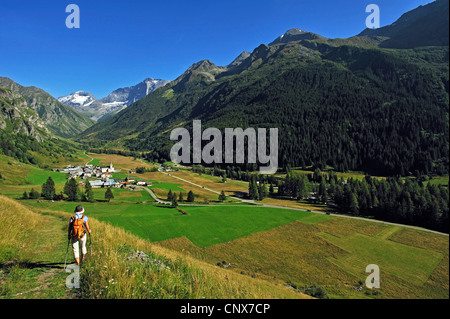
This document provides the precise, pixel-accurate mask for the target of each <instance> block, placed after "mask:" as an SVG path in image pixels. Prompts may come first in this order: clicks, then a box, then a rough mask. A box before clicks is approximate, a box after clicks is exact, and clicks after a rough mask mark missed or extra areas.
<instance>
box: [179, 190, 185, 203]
mask: <svg viewBox="0 0 450 319" xmlns="http://www.w3.org/2000/svg"><path fill="white" fill-rule="evenodd" d="M178 201H179V202H180V203H182V202H184V199H183V193H182V192H180V196H178Z"/></svg>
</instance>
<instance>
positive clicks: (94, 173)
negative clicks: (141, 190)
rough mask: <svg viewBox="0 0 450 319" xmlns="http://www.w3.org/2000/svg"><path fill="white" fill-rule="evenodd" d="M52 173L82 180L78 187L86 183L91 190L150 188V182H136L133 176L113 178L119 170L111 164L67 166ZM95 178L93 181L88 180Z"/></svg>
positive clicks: (134, 171)
mask: <svg viewBox="0 0 450 319" xmlns="http://www.w3.org/2000/svg"><path fill="white" fill-rule="evenodd" d="M53 171H54V172H61V173H67V174H68V175H69V176H68V177H67V179H71V178H72V179H77V178H79V179H82V181H80V182H79V183H78V186H80V187H82V186H85V185H86V182H89V184H90V185H91V186H92V188H103V187H116V188H132V187H134V186H152V183H151V182H148V181H146V180H142V179H138V180H136V179H135V177H133V176H127V177H126V178H113V173H120V172H121V170H116V169H115V168H114V166H113V163H112V162H111V163H110V164H109V166H100V165H90V164H86V165H77V166H73V165H68V166H67V167H65V168H62V169H60V168H55V169H53ZM135 173H136V169H132V170H129V171H128V174H135ZM91 178H95V179H94V180H90V179H91Z"/></svg>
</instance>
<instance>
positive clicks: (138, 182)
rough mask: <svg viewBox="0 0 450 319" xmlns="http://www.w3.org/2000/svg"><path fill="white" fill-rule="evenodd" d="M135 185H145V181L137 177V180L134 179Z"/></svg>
mask: <svg viewBox="0 0 450 319" xmlns="http://www.w3.org/2000/svg"><path fill="white" fill-rule="evenodd" d="M136 185H139V186H147V182H146V181H144V180H143V179H138V180H137V181H136Z"/></svg>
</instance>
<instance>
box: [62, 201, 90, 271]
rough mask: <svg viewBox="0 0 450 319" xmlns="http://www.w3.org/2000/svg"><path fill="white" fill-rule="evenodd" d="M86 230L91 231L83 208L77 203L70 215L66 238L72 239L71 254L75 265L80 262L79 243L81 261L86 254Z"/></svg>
mask: <svg viewBox="0 0 450 319" xmlns="http://www.w3.org/2000/svg"><path fill="white" fill-rule="evenodd" d="M86 230H87V231H88V232H89V234H90V233H91V229H90V228H89V224H88V218H87V216H85V215H84V208H83V206H81V205H78V206H77V207H76V208H75V215H73V216H72V217H70V222H69V233H68V239H69V240H72V250H73V256H74V258H75V261H76V263H77V265H79V264H80V253H79V243H81V253H82V257H81V261H83V260H84V257H85V256H86V253H87V249H86V237H87V236H86Z"/></svg>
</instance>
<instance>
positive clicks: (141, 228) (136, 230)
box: [24, 200, 332, 247]
mask: <svg viewBox="0 0 450 319" xmlns="http://www.w3.org/2000/svg"><path fill="white" fill-rule="evenodd" d="M114 201H115V200H114ZM24 203H26V204H28V205H32V206H33V207H35V208H40V209H51V210H59V211H65V212H71V211H73V210H74V207H75V206H76V205H77V204H79V203H67V202H55V203H48V202H41V203H37V202H35V201H26V202H24ZM80 204H82V205H83V206H84V207H85V210H86V215H87V216H92V217H95V218H96V219H98V220H101V221H105V222H108V223H110V224H112V225H114V226H118V227H121V228H123V229H125V230H127V231H129V232H131V233H133V234H136V235H138V236H140V237H141V238H144V239H148V240H150V241H152V242H158V241H163V240H167V239H171V238H177V237H182V236H186V237H187V238H189V239H190V240H191V241H192V242H193V243H194V244H195V245H197V246H198V247H206V246H210V245H215V244H218V243H223V242H227V241H231V240H234V239H237V238H239V237H242V236H246V235H250V234H252V233H255V232H261V231H266V230H269V229H271V228H274V227H278V226H281V225H285V224H288V223H291V222H293V221H296V220H299V221H302V220H304V221H305V223H315V222H319V221H322V220H326V219H329V218H332V217H330V216H327V215H317V214H314V213H309V212H301V211H294V210H287V209H277V208H267V207H257V206H242V205H241V206H207V207H188V206H182V207H181V208H182V209H183V210H184V211H186V212H187V213H188V215H183V214H181V213H180V212H179V211H178V210H176V209H173V208H168V207H159V206H155V205H146V204H126V203H116V202H114V203H95V204H91V203H80Z"/></svg>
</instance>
